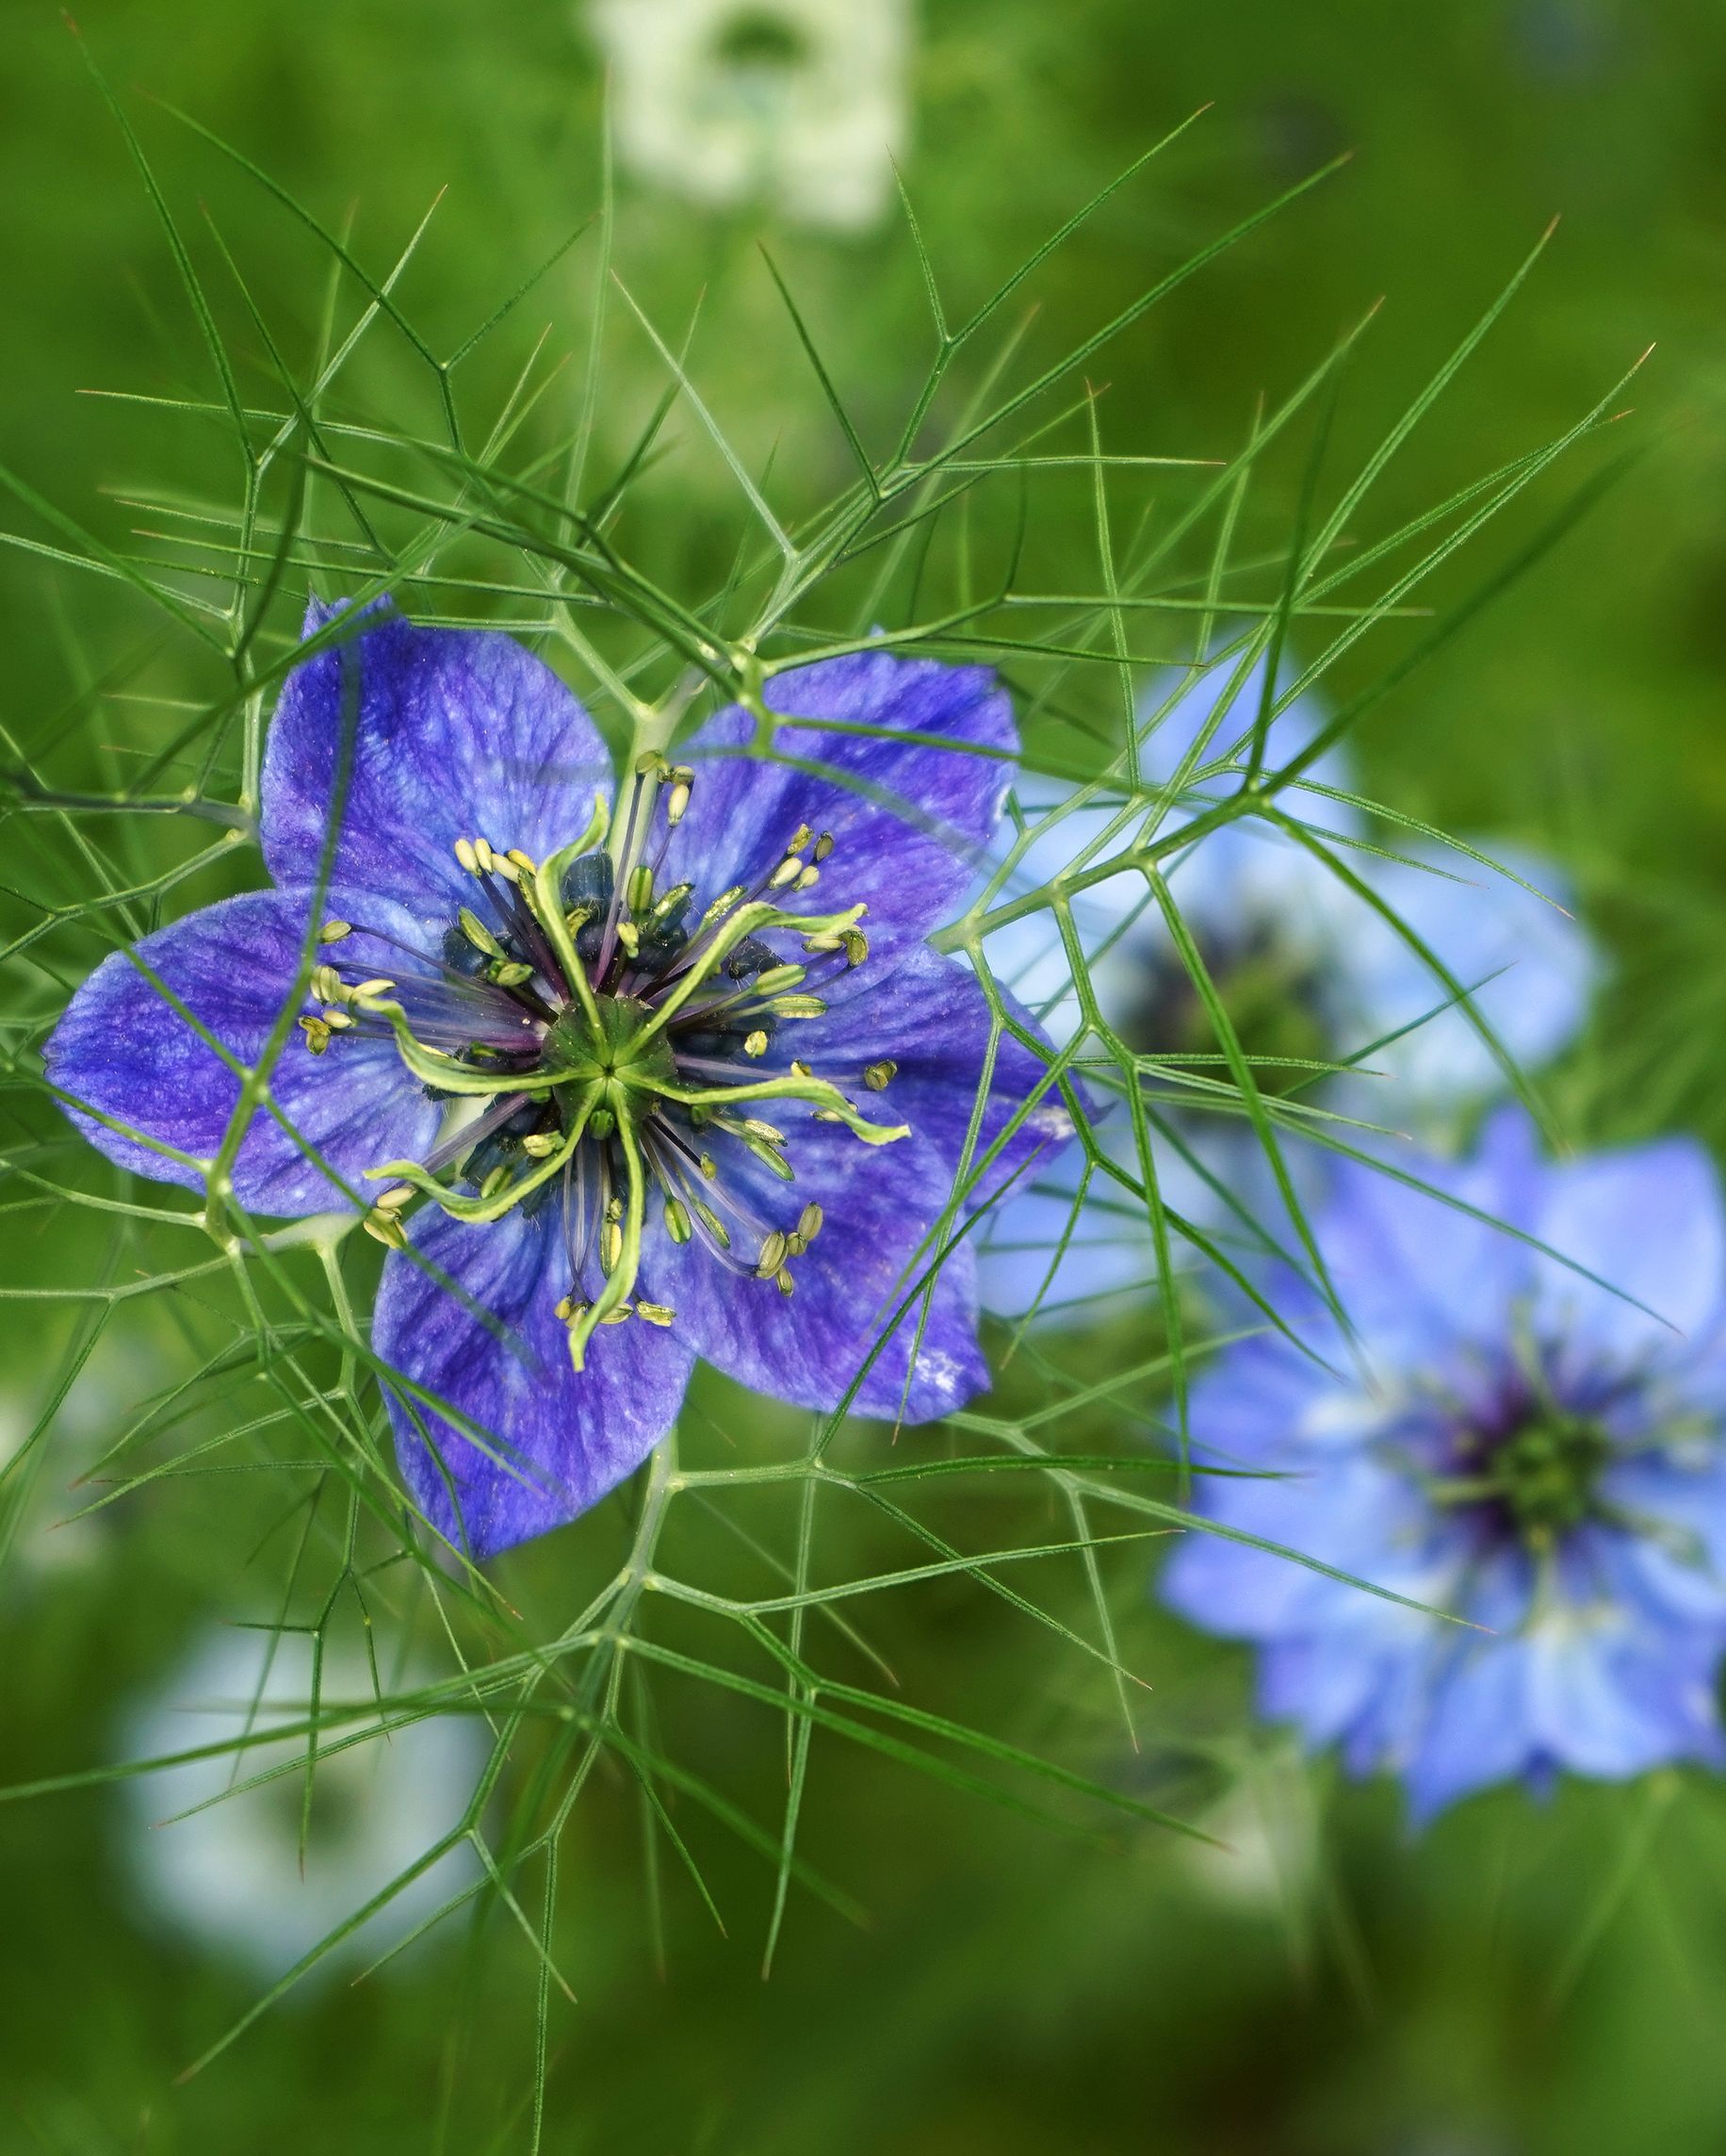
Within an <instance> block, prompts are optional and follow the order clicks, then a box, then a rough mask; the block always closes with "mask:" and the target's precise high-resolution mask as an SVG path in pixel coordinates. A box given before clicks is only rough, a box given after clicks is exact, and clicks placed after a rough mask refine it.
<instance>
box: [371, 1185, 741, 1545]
mask: <svg viewBox="0 0 1726 2156" xmlns="http://www.w3.org/2000/svg"><path fill="white" fill-rule="evenodd" d="M412 1239H413V1246H414V1250H415V1252H417V1254H418V1256H419V1257H420V1258H422V1259H424V1260H425V1261H427V1264H426V1265H424V1266H422V1265H419V1264H416V1263H415V1259H414V1257H412V1256H410V1255H408V1254H406V1253H397V1254H395V1255H393V1256H392V1257H391V1258H390V1260H389V1262H388V1264H387V1265H386V1266H385V1267H384V1271H383V1286H382V1287H381V1289H380V1290H379V1294H378V1304H377V1314H376V1316H375V1318H374V1321H373V1326H372V1343H373V1345H374V1347H375V1348H377V1350H378V1353H379V1354H380V1355H382V1356H383V1358H384V1359H385V1361H386V1362H388V1363H389V1364H392V1365H393V1367H394V1368H396V1369H397V1370H399V1372H400V1373H401V1375H402V1376H403V1377H404V1378H408V1379H411V1380H413V1381H414V1383H415V1384H416V1385H422V1386H424V1387H425V1388H426V1389H427V1390H428V1391H429V1392H432V1393H433V1394H435V1395H436V1396H437V1397H439V1398H440V1399H442V1400H444V1401H445V1402H447V1403H448V1405H449V1406H450V1407H452V1408H454V1409H455V1410H457V1411H458V1413H460V1414H462V1415H464V1416H465V1417H466V1418H467V1420H468V1422H469V1423H470V1424H472V1425H473V1426H474V1427H475V1429H477V1430H478V1431H480V1433H481V1436H482V1439H483V1443H482V1444H481V1443H476V1442H475V1441H474V1439H473V1438H472V1437H470V1436H468V1435H467V1434H465V1432H464V1431H463V1430H462V1429H458V1428H457V1427H455V1426H454V1425H453V1424H451V1423H450V1421H449V1420H448V1418H447V1417H446V1416H444V1415H442V1414H440V1413H437V1411H436V1410H435V1409H434V1408H432V1407H431V1406H430V1405H429V1404H428V1403H426V1402H425V1401H423V1400H419V1399H415V1398H413V1397H411V1396H409V1395H407V1394H405V1393H399V1392H398V1391H397V1390H396V1388H394V1387H391V1388H388V1398H389V1413H390V1421H391V1423H392V1425H393V1426H394V1428H395V1432H396V1449H397V1455H398V1457H399V1460H400V1462H401V1471H402V1474H403V1475H404V1476H405V1477H406V1478H407V1483H408V1487H409V1489H410V1490H412V1492H413V1494H414V1497H415V1502H416V1503H417V1504H418V1505H419V1507H420V1509H421V1510H422V1511H424V1512H425V1514H426V1516H427V1518H428V1519H430V1520H431V1521H432V1524H433V1525H434V1526H435V1527H437V1528H438V1529H439V1531H440V1532H441V1533H443V1534H445V1535H447V1536H448V1539H449V1540H450V1541H451V1542H453V1543H455V1544H459V1545H460V1546H461V1547H463V1548H464V1549H466V1550H467V1551H468V1553H469V1554H470V1555H471V1556H472V1557H473V1558H474V1559H475V1560H479V1561H482V1560H485V1559H486V1558H490V1557H495V1556H496V1555H497V1552H498V1551H499V1550H505V1549H509V1548H511V1547H512V1546H513V1544H516V1543H521V1542H526V1541H527V1540H528V1539H529V1537H530V1536H533V1535H542V1534H545V1533H546V1532H547V1531H548V1530H549V1529H550V1528H552V1527H562V1525H563V1524H564V1522H565V1521H568V1520H573V1519H575V1518H576V1517H577V1515H578V1513H581V1512H585V1511H587V1510H588V1508H589V1507H590V1506H592V1505H594V1504H596V1503H597V1502H598V1500H599V1499H600V1498H601V1497H603V1496H604V1495H605V1494H606V1492H607V1491H608V1490H611V1489H614V1488H615V1487H616V1485H617V1484H618V1483H619V1482H621V1481H622V1480H623V1479H624V1478H625V1477H626V1476H627V1475H629V1474H632V1473H633V1472H634V1470H635V1469H636V1468H637V1467H639V1466H640V1465H641V1463H642V1462H643V1460H644V1459H645V1458H646V1457H647V1455H648V1453H649V1452H651V1451H652V1449H653V1447H654V1446H655V1445H656V1444H657V1443H658V1441H659V1438H660V1437H662V1436H663V1435H664V1433H665V1431H666V1430H667V1429H670V1427H671V1425H672V1423H673V1422H674V1421H675V1420H676V1413H677V1409H678V1405H679V1403H680V1402H681V1400H682V1398H683V1389H684V1386H685V1385H686V1384H687V1383H688V1381H689V1374H690V1367H691V1364H692V1362H693V1359H694V1358H693V1355H692V1350H691V1348H690V1346H689V1345H688V1341H687V1336H684V1335H679V1334H676V1333H674V1332H667V1331H661V1330H659V1328H657V1327H654V1326H648V1325H643V1324H639V1323H636V1322H634V1321H631V1322H630V1323H628V1324H625V1325H618V1326H607V1327H603V1328H602V1329H601V1330H600V1331H598V1332H597V1333H596V1334H595V1335H594V1340H593V1341H592V1343H591V1344H590V1345H589V1348H588V1351H587V1363H586V1368H585V1369H583V1370H581V1371H580V1372H578V1371H577V1370H576V1369H575V1367H574V1365H573V1364H572V1363H571V1361H570V1355H569V1347H568V1337H567V1334H566V1332H565V1330H564V1327H563V1324H562V1320H561V1319H560V1318H559V1317H558V1315H557V1310H556V1305H557V1302H558V1299H559V1298H560V1297H561V1296H562V1294H563V1293H564V1292H565V1290H566V1288H567V1286H568V1266H567V1263H566V1261H565V1259H564V1256H563V1250H562V1232H561V1228H560V1224H559V1215H558V1210H557V1207H556V1206H555V1205H546V1206H545V1207H544V1208H542V1209H541V1210H539V1211H538V1212H536V1213H531V1214H529V1213H528V1212H527V1211H525V1210H518V1211H516V1212H513V1213H510V1214H506V1215H505V1217H503V1218H502V1219H501V1220H499V1221H497V1222H494V1223H491V1224H488V1225H485V1226H481V1227H471V1226H468V1225H466V1224H465V1223H464V1222H462V1221H459V1220H454V1219H451V1218H450V1217H448V1215H447V1214H443V1213H438V1212H435V1211H427V1212H424V1213H421V1214H420V1215H419V1216H418V1217H417V1218H416V1219H415V1223H414V1226H413V1232H412ZM427 1266H433V1267H435V1268H437V1271H438V1272H441V1273H443V1274H445V1275H447V1276H448V1281H449V1282H450V1283H451V1285H449V1286H446V1285H445V1284H443V1282H440V1281H439V1280H438V1279H437V1278H436V1277H435V1276H434V1274H433V1273H432V1271H429V1270H428V1269H427ZM768 1293H770V1294H772V1293H773V1290H772V1289H771V1288H770V1289H769V1290H768Z"/></svg>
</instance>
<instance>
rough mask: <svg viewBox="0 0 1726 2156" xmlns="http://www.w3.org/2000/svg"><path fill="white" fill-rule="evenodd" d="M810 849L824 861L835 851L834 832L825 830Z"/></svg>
mask: <svg viewBox="0 0 1726 2156" xmlns="http://www.w3.org/2000/svg"><path fill="white" fill-rule="evenodd" d="M809 850H810V852H811V853H812V854H813V855H814V857H815V858H816V859H817V860H818V861H824V860H825V859H826V858H827V856H828V855H829V854H830V853H831V852H832V851H833V833H832V832H831V831H823V832H822V835H821V837H820V838H819V839H817V840H816V841H815V843H814V845H813V846H812V847H811V848H810V849H809Z"/></svg>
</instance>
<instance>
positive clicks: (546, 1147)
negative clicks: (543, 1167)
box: [521, 1131, 562, 1160]
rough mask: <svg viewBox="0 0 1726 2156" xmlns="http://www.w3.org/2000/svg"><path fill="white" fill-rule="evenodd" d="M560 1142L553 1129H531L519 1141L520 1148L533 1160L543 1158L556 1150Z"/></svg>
mask: <svg viewBox="0 0 1726 2156" xmlns="http://www.w3.org/2000/svg"><path fill="white" fill-rule="evenodd" d="M561 1142H562V1141H561V1140H560V1139H559V1137H558V1134H557V1133H556V1132H555V1131H533V1132H531V1133H530V1134H529V1135H528V1136H527V1137H525V1138H523V1140H522V1141H521V1150H522V1151H523V1152H525V1153H528V1154H529V1155H530V1156H531V1157H532V1158H533V1159H534V1160H545V1159H548V1158H549V1157H550V1155H551V1154H552V1153H554V1152H556V1151H557V1150H558V1146H559V1144H560V1143H561Z"/></svg>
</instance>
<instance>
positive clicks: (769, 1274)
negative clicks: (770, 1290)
mask: <svg viewBox="0 0 1726 2156" xmlns="http://www.w3.org/2000/svg"><path fill="white" fill-rule="evenodd" d="M785 1251H786V1239H785V1237H784V1236H783V1235H782V1234H781V1233H779V1231H778V1229H777V1228H775V1229H774V1230H773V1233H772V1234H771V1235H769V1236H768V1238H767V1240H766V1242H764V1243H763V1244H762V1245H761V1254H760V1256H759V1257H758V1258H757V1260H756V1278H757V1280H772V1279H773V1275H774V1274H775V1273H776V1272H777V1271H778V1270H779V1268H780V1267H781V1266H783V1265H784V1263H785Z"/></svg>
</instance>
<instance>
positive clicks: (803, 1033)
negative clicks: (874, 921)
mask: <svg viewBox="0 0 1726 2156" xmlns="http://www.w3.org/2000/svg"><path fill="white" fill-rule="evenodd" d="M824 992H825V994H826V995H827V996H828V998H829V1005H828V1009H827V1014H826V1016H825V1017H824V1018H822V1019H818V1020H810V1021H796V1022H794V1023H792V1024H789V1025H786V1026H783V1027H782V1028H781V1029H780V1031H779V1033H778V1035H777V1036H776V1037H775V1038H774V1041H773V1051H774V1054H773V1056H772V1058H771V1059H770V1060H771V1062H772V1063H773V1064H775V1065H777V1064H781V1063H783V1064H787V1065H789V1061H790V1057H792V1056H797V1057H800V1058H801V1059H802V1060H804V1061H805V1062H806V1063H808V1064H809V1065H810V1066H811V1068H812V1069H813V1070H815V1072H816V1073H817V1075H818V1076H820V1077H822V1078H830V1079H831V1080H832V1081H833V1083H834V1084H835V1085H836V1086H839V1090H840V1091H841V1092H842V1093H845V1094H847V1095H849V1096H850V1097H852V1098H854V1099H855V1100H856V1101H858V1102H859V1103H862V1104H863V1105H864V1106H865V1107H866V1108H868V1109H869V1110H870V1111H871V1119H872V1120H874V1121H876V1122H884V1123H909V1124H910V1126H911V1128H912V1131H913V1132H914V1133H915V1135H917V1136H918V1137H919V1138H920V1139H922V1140H923V1141H924V1142H925V1143H927V1144H930V1145H933V1146H934V1147H936V1150H937V1151H938V1152H940V1154H941V1156H942V1158H943V1159H944V1160H946V1161H947V1163H948V1164H949V1167H950V1168H957V1167H958V1165H959V1162H960V1160H961V1158H962V1157H963V1156H964V1152H965V1141H966V1135H967V1133H968V1132H969V1129H970V1125H971V1118H972V1116H973V1114H974V1112H975V1110H976V1104H977V1097H978V1092H979V1089H980V1087H981V1086H982V1085H983V1081H984V1071H985V1067H986V1066H988V1056H989V1028H990V1014H989V1006H988V1002H987V999H986V998H985V995H984V993H983V990H982V989H981V988H979V987H978V985H977V982H976V979H975V977H974V976H973V974H972V973H971V972H970V970H969V967H967V966H965V965H962V964H961V963H960V962H959V960H957V959H956V958H944V957H942V956H940V955H939V954H938V953H936V952H934V951H931V950H930V949H929V948H928V947H927V946H926V945H918V946H916V947H914V948H913V949H911V950H909V951H907V952H906V953H905V954H904V956H903V957H902V958H900V959H898V960H897V961H896V962H894V963H893V964H891V965H890V966H886V965H879V964H878V962H877V961H876V959H875V958H873V957H871V958H870V959H869V960H868V962H867V963H866V964H865V965H863V966H862V967H860V968H858V969H857V970H856V971H855V972H849V973H845V974H841V975H840V976H839V979H838V981H836V982H835V983H833V984H832V985H831V986H830V987H829V988H826V989H825V991H824ZM1003 1001H1004V1003H1005V1005H1006V1008H1007V1010H1008V1012H1009V1014H1010V1015H1011V1016H1012V1017H1013V1018H1014V1019H1016V1020H1017V1021H1018V1023H1019V1024H1020V1025H1022V1026H1023V1027H1025V1028H1026V1029H1027V1030H1028V1031H1029V1032H1031V1033H1032V1034H1033V1035H1036V1034H1037V1030H1038V1029H1037V1028H1036V1026H1035V1025H1034V1022H1033V1021H1032V1020H1031V1019H1030V1018H1028V1017H1027V1016H1026V1014H1025V1013H1024V1012H1023V1011H1022V1010H1021V1009H1020V1008H1019V1006H1018V1005H1017V1004H1016V1003H1015V1002H1014V1001H1013V999H1012V998H1011V997H1010V996H1008V997H1004V998H1003ZM1039 1037H1040V1036H1039ZM884 1062H891V1063H893V1064H895V1065H897V1069H896V1070H895V1071H894V1074H893V1076H892V1078H891V1079H890V1081H889V1082H888V1084H887V1088H886V1090H885V1091H884V1092H881V1093H879V1094H873V1093H871V1092H870V1091H869V1090H868V1089H867V1087H866V1086H865V1082H864V1077H863V1073H864V1071H865V1070H868V1069H869V1068H870V1067H871V1065H875V1064H879V1063H884ZM1047 1069H1048V1066H1047V1064H1046V1063H1045V1061H1044V1059H1043V1058H1042V1057H1041V1056H1040V1055H1037V1054H1034V1053H1033V1052H1032V1051H1031V1050H1030V1049H1028V1048H1026V1047H1025V1046H1024V1045H1023V1044H1022V1043H1021V1042H1020V1041H1018V1040H1017V1039H1015V1037H1013V1035H1012V1034H1010V1033H1008V1032H1007V1031H1006V1030H1005V1029H1004V1028H1003V1029H1002V1031H1001V1037H1000V1041H999V1044H998V1046H997V1048H996V1050H995V1057H994V1063H993V1066H992V1067H991V1068H989V1091H988V1095H987V1098H986V1100H985V1103H984V1111H983V1117H982V1120H981V1122H980V1124H979V1126H978V1132H977V1136H976V1138H975V1140H974V1142H973V1144H972V1147H971V1152H970V1159H971V1163H972V1167H973V1169H974V1168H975V1165H976V1163H978V1162H979V1161H981V1160H982V1159H983V1158H984V1156H985V1153H986V1152H988V1150H989V1148H990V1147H991V1146H992V1145H993V1144H994V1143H995V1141H996V1139H997V1138H998V1137H999V1136H1000V1135H1001V1132H1002V1131H1003V1130H1004V1129H1005V1128H1006V1126H1007V1124H1008V1123H1009V1122H1010V1121H1011V1120H1012V1119H1013V1116H1014V1115H1015V1113H1016V1112H1017V1111H1018V1108H1019V1106H1020V1105H1021V1103H1024V1102H1025V1101H1027V1100H1028V1099H1029V1098H1030V1097H1031V1095H1032V1094H1033V1093H1034V1091H1035V1090H1036V1088H1037V1086H1038V1085H1039V1084H1040V1083H1041V1082H1042V1081H1043V1079H1044V1077H1045V1074H1046V1072H1047ZM770 1112H771V1111H770ZM1072 1132H1073V1125H1072V1119H1071V1118H1070V1117H1069V1116H1068V1114H1067V1110H1066V1109H1065V1108H1064V1107H1063V1106H1062V1104H1061V1097H1060V1094H1059V1092H1058V1091H1056V1090H1054V1089H1052V1088H1049V1087H1045V1089H1044V1092H1043V1095H1042V1097H1041V1099H1039V1100H1038V1102H1037V1104H1036V1105H1035V1107H1034V1108H1033V1109H1032V1110H1031V1113H1030V1114H1029V1115H1028V1116H1027V1117H1026V1119H1025V1120H1024V1122H1023V1123H1022V1124H1021V1125H1020V1126H1019V1128H1018V1130H1017V1131H1016V1132H1015V1133H1014V1134H1013V1136H1012V1137H1011V1138H1010V1139H1009V1140H1008V1141H1007V1143H1006V1145H1004V1146H1003V1147H1002V1149H1001V1153H1000V1154H999V1156H998V1157H997V1159H996V1160H995V1162H994V1163H992V1164H991V1166H990V1168H989V1169H988V1171H987V1173H986V1175H985V1178H984V1180H983V1183H982V1184H981V1185H980V1186H979V1191H978V1192H976V1193H973V1199H975V1198H976V1197H978V1196H981V1195H985V1194H986V1192H987V1191H989V1190H992V1189H998V1188H999V1187H1000V1186H1001V1184H1002V1183H1004V1182H1005V1181H1006V1179H1007V1178H1008V1177H1010V1176H1011V1175H1013V1174H1014V1172H1015V1171H1016V1170H1017V1169H1018V1168H1021V1167H1022V1166H1024V1165H1025V1164H1026V1163H1028V1162H1030V1161H1032V1160H1034V1159H1035V1158H1036V1157H1038V1156H1039V1155H1045V1154H1050V1153H1052V1152H1056V1151H1058V1150H1059V1149H1060V1148H1061V1147H1063V1146H1065V1144H1066V1143H1067V1140H1068V1139H1069V1138H1070V1137H1071V1135H1072Z"/></svg>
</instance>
